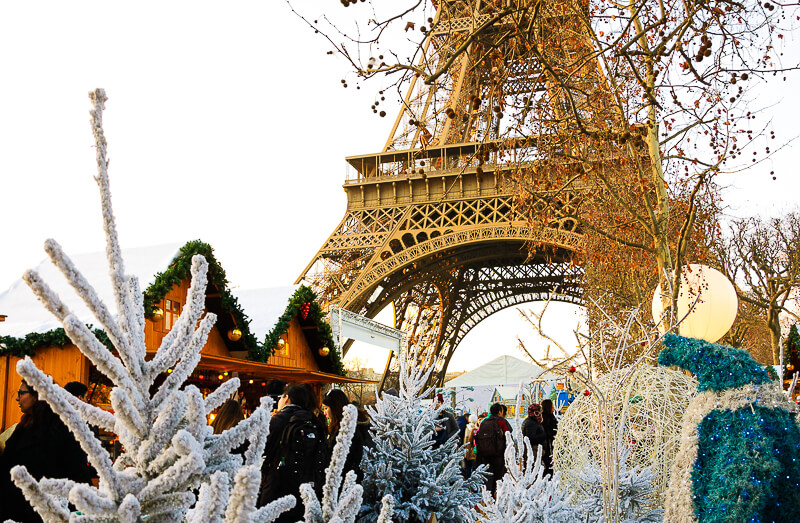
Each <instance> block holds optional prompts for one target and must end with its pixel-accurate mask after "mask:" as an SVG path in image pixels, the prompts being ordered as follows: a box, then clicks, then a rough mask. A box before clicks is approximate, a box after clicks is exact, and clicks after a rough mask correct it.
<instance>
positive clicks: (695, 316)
mask: <svg viewBox="0 0 800 523" xmlns="http://www.w3.org/2000/svg"><path fill="white" fill-rule="evenodd" d="M661 298H662V295H661V284H659V285H658V287H656V291H655V293H654V294H653V308H652V311H653V321H655V322H656V324H657V325H658V328H659V330H660V331H661V332H664V330H665V328H666V327H665V325H664V322H662V316H663V314H664V307H663V306H662V303H661ZM738 310H739V299H738V298H737V297H736V289H735V288H734V286H733V284H732V283H731V282H730V280H728V278H727V277H726V276H725V275H724V274H722V273H721V272H719V271H718V270H716V269H712V268H711V267H707V266H705V265H698V264H689V265H685V266H684V267H683V269H682V270H681V281H680V285H679V287H678V314H677V316H676V318H675V320H676V321H680V324H679V325H678V334H680V335H681V336H685V337H687V338H698V339H703V340H706V341H709V342H712V343H713V342H716V341H717V340H719V339H720V338H722V337H723V336H724V335H725V333H726V332H728V330H729V329H730V328H731V326H732V325H733V321H734V320H735V319H736V313H737V311H738ZM687 313H688V314H687ZM684 317H685V318H684ZM682 318H683V320H682V321H681V319H682Z"/></svg>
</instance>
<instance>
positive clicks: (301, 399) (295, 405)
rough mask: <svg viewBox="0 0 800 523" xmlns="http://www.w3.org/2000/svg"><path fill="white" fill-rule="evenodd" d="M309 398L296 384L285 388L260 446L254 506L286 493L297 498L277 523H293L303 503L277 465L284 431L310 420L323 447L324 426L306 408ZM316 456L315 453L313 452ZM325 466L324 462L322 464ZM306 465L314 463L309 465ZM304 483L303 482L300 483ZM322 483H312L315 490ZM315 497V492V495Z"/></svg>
mask: <svg viewBox="0 0 800 523" xmlns="http://www.w3.org/2000/svg"><path fill="white" fill-rule="evenodd" d="M311 402H312V400H311V398H309V397H308V392H307V391H306V389H305V387H303V386H302V385H298V384H292V385H288V386H287V387H286V390H285V392H284V393H283V394H282V395H281V397H280V398H279V401H278V412H277V414H275V415H273V416H272V418H271V419H270V422H269V434H268V435H267V441H266V444H265V447H264V463H263V464H262V465H261V491H260V493H259V498H258V505H259V506H264V505H267V504H269V503H270V502H272V501H275V500H276V499H279V498H281V497H283V496H286V495H288V494H292V495H294V496H296V497H297V500H298V503H297V505H295V508H293V509H292V510H290V511H288V512H284V513H283V514H282V515H281V516H280V517H279V518H278V519H277V520H276V522H277V523H283V522H295V521H298V520H300V519H302V518H303V512H304V508H303V503H302V502H300V484H301V483H298V484H290V483H288V482H287V481H285V480H284V479H282V474H281V470H279V469H280V467H282V466H283V465H284V463H281V457H282V455H283V454H284V452H283V451H284V450H285V449H283V448H282V446H283V445H287V444H288V443H287V442H286V441H283V438H284V432H285V431H286V428H287V427H289V426H290V425H293V424H300V423H304V422H308V421H310V422H311V424H312V425H316V426H317V429H318V432H319V434H320V437H319V441H320V445H321V446H322V447H323V448H324V445H325V440H324V437H325V427H323V426H321V425H320V424H319V421H318V419H317V417H316V416H314V415H313V414H312V413H311V412H310V411H309V410H308V409H309V406H310V405H311ZM315 455H316V453H315ZM307 458H308V460H312V461H313V460H314V459H315V457H314V456H307ZM326 463H327V461H326ZM326 463H320V464H319V466H318V467H316V469H317V470H316V473H317V474H316V477H315V479H314V480H315V481H318V480H319V478H320V476H321V475H324V467H325V465H326ZM309 465H310V466H315V464H312V463H309ZM303 482H305V481H303ZM321 487H322V484H321V482H320V484H319V485H316V484H315V488H319V489H321ZM318 494H319V493H318Z"/></svg>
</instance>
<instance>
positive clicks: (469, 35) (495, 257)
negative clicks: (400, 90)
mask: <svg viewBox="0 0 800 523" xmlns="http://www.w3.org/2000/svg"><path fill="white" fill-rule="evenodd" d="M517 2H518V3H519V4H523V3H528V4H529V2H523V0H498V1H490V2H486V1H484V0H440V1H439V2H438V5H437V12H436V17H435V19H434V22H433V24H432V26H431V27H432V29H431V30H430V31H429V33H428V37H427V40H426V42H425V43H424V44H423V55H424V56H423V58H422V60H421V62H420V65H423V64H424V65H425V66H427V67H430V70H433V71H435V70H436V68H437V67H440V66H442V65H444V64H447V63H449V66H448V67H447V68H446V72H445V73H444V74H441V75H439V76H438V77H436V78H435V79H433V80H432V81H429V84H428V85H425V84H423V81H421V80H420V79H419V77H415V78H414V79H413V80H412V82H411V84H410V87H409V90H408V94H407V95H406V97H405V100H404V102H403V106H402V109H401V110H400V112H399V114H398V116H397V118H396V120H395V122H394V125H393V127H392V130H391V132H390V135H389V139H388V140H387V142H386V145H385V146H384V148H383V150H382V151H380V152H377V153H372V154H366V155H361V156H351V157H348V158H347V159H346V160H347V163H348V164H349V166H348V174H347V177H346V180H345V182H344V191H345V193H346V195H347V210H346V212H345V215H344V218H342V220H341V222H340V223H339V225H338V226H337V227H336V228H335V229H334V231H333V233H332V234H331V235H330V237H329V238H328V239H327V240H326V241H325V243H324V245H323V246H322V248H320V249H319V251H318V252H317V254H316V255H315V256H314V258H313V259H312V260H311V262H310V263H309V264H308V265H307V266H306V268H305V269H304V270H303V273H302V274H301V276H300V277H299V278H298V282H299V281H301V280H303V279H306V280H307V281H310V282H311V283H312V285H313V286H314V288H315V290H316V291H317V294H318V296H319V297H320V299H321V301H322V302H323V304H325V305H332V304H336V305H338V306H340V307H343V308H346V309H348V310H351V311H353V312H356V313H360V314H364V315H366V316H368V317H375V316H376V315H377V314H378V313H379V312H380V311H381V310H382V309H384V308H385V307H387V306H389V305H392V306H393V310H394V318H395V327H397V328H402V329H404V330H405V331H406V332H407V333H408V334H409V336H410V340H411V342H412V343H417V344H419V345H420V346H422V347H427V348H428V349H429V350H434V351H435V352H436V353H437V354H438V355H439V356H440V358H439V360H438V363H437V367H436V369H435V371H434V372H433V374H432V379H431V381H432V384H435V385H439V386H440V385H441V384H443V381H444V375H445V370H446V369H447V365H448V363H449V362H450V358H451V357H452V356H453V353H454V352H455V351H456V349H457V348H458V345H459V343H460V342H461V341H462V340H463V339H464V337H465V336H466V335H467V333H469V332H470V330H471V329H472V328H474V327H475V326H476V325H477V324H478V323H480V322H481V321H482V320H484V319H485V318H487V317H488V316H490V315H492V314H493V313H495V312H498V311H500V310H502V309H505V308H507V307H512V306H515V305H518V304H521V303H524V302H531V301H540V300H545V299H551V300H554V301H565V302H570V303H576V304H580V303H582V269H581V268H580V267H579V266H578V265H576V264H575V263H573V254H574V253H575V252H578V251H580V249H581V248H582V246H583V243H584V237H583V235H582V234H581V231H580V230H578V228H577V227H576V224H575V223H574V221H572V220H569V219H551V220H550V221H549V222H547V225H546V226H534V225H532V224H531V223H532V222H529V220H528V219H527V217H526V216H525V215H524V214H523V213H522V212H521V211H520V209H519V208H518V207H517V205H516V202H515V190H514V189H515V187H514V179H515V174H517V173H518V172H519V170H520V169H530V168H533V166H534V165H536V162H537V161H539V160H541V153H540V152H539V151H538V150H537V148H536V143H537V140H539V139H541V138H537V137H531V136H522V135H520V133H515V132H514V130H513V126H512V125H511V124H509V123H506V120H504V115H503V113H504V112H510V111H515V110H518V109H519V108H523V109H524V108H525V107H526V106H527V107H529V106H530V103H531V101H533V100H534V99H547V100H548V101H549V103H551V104H553V105H556V106H558V105H560V104H561V103H562V101H560V100H559V99H558V97H559V95H558V94H557V90H556V89H554V88H553V85H552V82H551V81H549V80H548V79H547V77H546V75H545V73H544V71H543V68H542V66H541V65H540V64H539V62H538V61H537V59H536V57H535V56H534V53H533V52H530V51H527V52H526V51H525V50H524V49H521V46H520V45H518V43H515V42H513V41H510V40H509V39H508V37H507V35H508V30H509V29H510V28H512V27H513V26H519V24H520V23H524V22H525V20H524V19H520V18H519V17H516V18H514V17H511V16H510V15H508V14H507V13H509V12H511V11H514V9H513V7H514V4H515V3H517ZM504 13H505V14H504ZM512 18H513V19H512ZM537 23H539V24H541V21H540V22H537ZM545 26H546V24H543V27H542V34H543V38H545V39H546V35H544V33H545V32H546V30H547V28H546V27H545ZM563 52H569V50H568V49H567V50H563ZM586 76H587V80H586V83H587V85H588V86H589V87H587V89H589V88H592V86H596V85H598V84H599V83H600V82H598V80H597V78H596V77H592V76H593V75H591V74H588V75H586ZM515 108H518V109H515ZM520 110H521V109H520ZM565 110H566V109H565ZM511 123H513V121H512V122H511ZM540 171H543V170H541V169H540ZM541 176H547V172H546V170H544V171H543V172H542V173H541ZM578 201H579V197H578V196H577V195H576V196H575V197H574V199H572V200H571V199H570V198H569V196H567V197H566V198H565V201H564V204H563V205H564V206H565V207H568V206H570V205H578ZM531 244H534V245H537V246H546V248H544V249H542V248H537V249H535V250H534V251H531V250H530V249H529V248H528V247H529V246H530V245H531ZM531 252H534V253H535V254H531ZM347 348H349V345H346V346H345V347H344V350H345V351H346V350H347ZM491 349H492V348H491V347H487V350H489V351H491ZM393 365H394V362H393V361H392V358H391V357H390V361H389V363H387V369H386V373H385V374H384V381H383V382H382V383H381V388H388V387H389V386H395V384H393V383H392V382H391V380H392V377H391V372H390V368H393ZM387 379H388V380H389V381H387Z"/></svg>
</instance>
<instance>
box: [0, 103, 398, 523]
mask: <svg viewBox="0 0 800 523" xmlns="http://www.w3.org/2000/svg"><path fill="white" fill-rule="evenodd" d="M90 97H91V98H92V101H93V103H94V106H93V110H92V112H91V116H92V130H93V133H94V136H95V141H96V145H97V164H98V176H97V178H96V180H97V183H98V185H99V187H100V194H101V201H102V211H103V223H104V228H105V232H106V253H107V257H108V261H109V271H110V276H111V280H112V286H113V291H114V298H115V305H116V313H115V314H114V313H112V312H111V310H109V309H108V308H107V306H106V305H105V304H104V303H103V302H101V301H100V299H99V298H98V296H97V293H96V292H95V291H94V289H93V288H92V286H91V284H90V283H89V282H88V281H86V280H85V278H84V277H83V276H82V275H81V274H80V272H79V271H78V270H77V269H76V267H75V266H74V265H73V263H72V262H71V261H70V259H69V258H68V257H67V256H66V255H65V254H64V253H63V251H62V250H61V248H60V247H59V245H58V244H57V243H56V242H55V241H52V240H48V241H47V242H46V245H45V250H46V251H47V253H48V255H49V256H50V258H51V260H52V261H53V263H54V264H55V265H56V266H57V267H58V268H59V269H60V270H61V272H62V273H63V274H64V276H65V277H66V278H67V280H68V281H69V282H70V284H71V285H72V287H73V288H74V289H75V291H76V292H77V293H78V295H79V296H80V297H81V298H82V299H83V300H84V302H85V303H86V304H87V306H88V307H89V309H90V310H91V311H92V313H93V314H94V316H95V317H96V319H97V321H98V322H99V323H100V325H101V326H102V327H103V329H104V330H105V332H106V333H107V335H108V337H109V339H110V340H111V342H112V343H113V345H114V347H115V348H116V353H114V352H111V351H109V350H108V349H107V348H106V346H105V345H103V343H101V342H100V341H99V340H98V339H97V338H96V337H95V336H94V334H93V333H92V332H91V331H90V330H89V328H88V327H87V326H86V325H85V324H84V323H83V322H81V321H80V320H79V319H78V318H77V317H76V316H75V315H73V314H72V313H71V312H70V311H69V310H68V308H67V307H66V306H65V305H64V303H63V302H62V301H61V299H60V298H59V297H58V296H57V295H56V294H55V293H54V292H52V290H51V289H50V288H49V287H48V286H47V284H45V283H44V282H43V281H41V279H40V278H39V276H38V274H36V273H35V272H34V271H28V272H27V273H26V274H25V276H24V280H25V281H26V282H27V283H28V285H29V286H30V287H31V289H32V290H33V292H34V293H35V294H36V296H37V297H39V299H40V300H41V301H42V302H43V303H44V305H45V307H46V308H47V309H48V310H49V311H50V312H52V313H53V314H54V315H55V316H56V317H57V318H58V319H59V320H60V321H61V323H62V325H63V326H64V330H65V331H66V333H67V334H68V335H69V337H70V339H71V340H72V341H73V342H74V343H75V344H76V345H77V346H78V348H79V349H80V350H81V352H83V354H84V355H86V357H87V358H89V359H90V360H91V361H92V363H93V364H94V365H95V366H96V367H97V369H98V370H99V371H100V372H102V373H103V374H105V375H106V376H107V377H108V378H109V379H110V380H111V381H112V383H113V385H114V386H113V390H112V392H111V394H110V398H111V404H112V407H113V409H114V413H113V414H112V413H109V412H106V411H103V410H101V409H99V408H96V407H94V406H91V405H88V404H85V403H83V402H82V401H80V400H78V399H76V398H74V397H73V396H72V395H71V394H70V393H68V392H66V391H65V390H64V389H62V388H61V387H59V386H58V385H56V384H54V383H53V380H52V379H51V378H50V377H49V376H47V375H45V374H44V373H42V372H41V371H40V370H39V369H38V368H36V366H35V365H34V363H33V362H32V360H31V359H30V358H25V359H24V360H22V361H20V362H19V363H18V365H17V372H18V373H19V374H20V376H22V377H23V378H24V379H25V381H26V382H27V383H29V384H30V385H31V386H32V387H33V388H34V389H35V390H36V391H37V392H38V393H39V397H40V398H41V399H43V400H44V401H47V402H48V403H49V404H50V406H51V407H52V409H53V411H55V412H56V413H57V414H58V415H59V416H60V417H61V418H62V419H63V420H64V422H65V424H66V425H67V426H68V427H69V428H70V430H71V431H72V432H73V433H74V434H75V436H76V439H77V440H78V442H79V443H80V445H81V447H82V448H83V450H84V451H85V452H86V454H87V456H88V457H89V461H90V462H91V464H92V465H93V466H94V468H95V470H96V471H97V474H98V476H99V485H98V487H94V486H90V485H86V484H76V483H75V482H73V481H70V480H66V479H58V478H42V479H41V480H38V481H37V480H36V479H35V478H33V477H32V476H31V475H30V474H29V473H28V471H27V470H26V469H25V467H22V466H18V467H14V468H13V469H12V470H11V475H12V478H13V480H14V482H15V483H16V485H17V486H18V487H19V488H20V489H22V491H23V493H24V495H25V497H26V498H27V499H28V501H29V502H30V503H31V505H32V506H33V507H34V509H35V510H36V511H37V512H38V513H39V515H40V516H41V517H42V519H44V520H45V521H48V522H59V521H74V522H83V521H87V522H88V521H104V522H111V521H120V522H131V523H133V522H141V521H144V520H147V521H148V523H150V522H162V521H165V522H167V521H181V520H185V521H189V522H197V523H200V522H203V523H206V522H222V521H226V522H234V521H235V522H248V523H255V522H270V521H274V520H275V519H276V518H277V517H278V516H279V515H280V514H281V513H283V512H285V511H286V510H288V509H290V508H292V507H294V506H295V504H296V503H297V500H296V499H295V498H294V497H293V496H285V497H283V498H281V499H278V500H276V501H274V502H272V503H270V504H269V505H267V506H266V507H261V508H257V507H256V500H257V497H258V492H259V487H260V481H261V471H260V464H261V457H262V454H263V451H264V445H265V442H266V438H267V434H268V432H269V419H270V411H271V409H272V400H271V399H269V398H263V399H262V400H261V405H260V406H259V407H258V408H257V409H256V410H255V411H254V412H253V414H252V415H251V416H250V417H249V418H247V419H245V420H243V421H241V422H239V423H238V424H237V425H236V426H235V427H233V428H231V429H228V430H226V431H224V432H223V433H221V434H219V435H214V434H213V431H212V430H211V428H210V427H209V426H208V425H207V424H206V417H207V415H208V414H209V413H210V412H211V411H212V410H214V409H215V408H217V407H218V406H219V405H220V404H222V402H223V401H224V400H225V399H226V398H227V397H229V396H230V395H231V394H232V393H234V392H235V391H236V389H237V388H238V386H239V379H238V378H233V379H231V380H229V381H227V382H225V383H224V384H222V385H220V387H219V388H218V389H217V390H216V391H214V392H213V393H212V394H210V395H208V397H206V398H205V399H204V398H203V396H202V394H201V392H200V391H199V390H198V389H197V387H195V386H193V385H187V386H184V382H185V381H186V379H187V378H188V377H189V376H190V375H191V373H192V372H193V371H194V369H195V367H196V366H197V364H198V363H199V361H200V350H201V349H202V347H203V346H204V345H205V343H206V340H207V337H208V334H209V332H210V330H211V327H212V326H213V325H214V321H215V319H216V317H215V316H214V314H211V313H207V314H205V315H204V314H203V313H204V311H205V290H206V286H207V275H206V273H207V269H208V265H207V263H206V260H205V259H204V258H203V257H202V256H199V255H197V256H194V257H193V258H192V269H191V275H192V280H191V284H190V288H189V291H188V296H187V300H186V303H187V305H186V307H184V309H183V313H182V314H181V316H180V318H179V319H178V320H177V322H176V323H175V325H174V326H173V328H172V330H171V331H170V332H169V333H168V334H167V335H166V336H165V337H164V339H163V342H162V344H161V346H160V347H159V349H158V351H157V352H156V354H155V356H154V357H153V358H152V359H151V360H149V361H146V360H145V353H146V347H145V340H144V308H143V303H142V300H143V295H142V293H141V291H140V288H139V284H138V281H137V279H136V278H135V277H133V276H129V275H127V274H126V273H125V266H124V260H123V259H122V256H121V251H120V247H119V242H118V239H117V233H116V224H115V221H114V216H113V212H112V208H111V193H110V189H109V181H108V170H107V166H108V160H107V157H106V141H105V137H104V134H103V129H102V111H103V109H104V104H105V101H106V96H105V93H104V91H103V90H101V89H98V90H96V91H94V92H93V93H90ZM198 322H199V323H198ZM168 369H170V370H171V372H169V373H168V374H167V375H166V379H165V380H164V381H163V383H162V384H161V385H160V386H158V387H154V384H155V383H156V380H157V378H158V377H159V376H163V375H164V373H166V372H167V370H168ZM151 388H153V389H154V391H153V392H152V393H151ZM89 425H94V426H96V427H100V428H103V429H105V430H107V431H110V432H113V433H115V434H117V435H118V437H119V440H120V443H121V444H122V447H123V452H122V454H121V455H120V456H119V457H118V458H117V459H116V461H114V462H113V463H112V460H111V457H110V455H109V454H108V452H107V451H106V450H105V449H104V448H103V447H102V446H101V444H100V442H99V440H98V439H97V438H95V436H94V435H93V433H92V431H91V430H90V428H89ZM354 430H355V409H354V408H352V407H350V408H348V409H347V410H346V411H345V419H344V421H343V429H342V430H341V431H340V434H339V437H338V439H337V444H336V446H335V448H334V453H333V455H334V457H333V460H332V462H331V466H330V467H329V468H328V470H327V471H326V486H325V490H324V492H325V496H324V498H323V501H322V503H321V504H320V502H319V501H318V500H317V499H316V496H315V495H314V493H313V490H311V489H310V488H309V487H308V486H304V488H303V492H304V496H303V497H304V500H305V501H306V517H305V519H306V521H307V522H308V523H339V522H353V521H354V520H355V518H356V515H357V513H358V512H359V509H360V505H361V497H362V488H361V486H359V485H356V483H355V476H354V475H352V473H350V474H349V475H348V476H347V477H346V478H345V480H344V485H342V476H341V474H342V467H343V463H344V458H345V456H346V455H347V452H348V451H349V448H350V443H351V441H352V437H353V432H354ZM245 440H247V441H249V446H248V448H247V451H246V452H245V454H244V458H242V457H241V456H238V455H236V454H232V453H231V449H234V448H237V447H239V446H240V445H242V444H243V443H244V442H245ZM340 485H342V487H341V489H340V488H339V486H340ZM195 492H197V496H195ZM392 501H393V500H392V498H391V496H384V497H383V498H382V499H381V506H380V507H379V508H376V511H377V512H379V517H380V520H381V521H383V522H388V521H390V519H391V514H392ZM68 503H72V504H73V505H74V507H75V508H77V511H79V512H72V513H70V512H69V509H68Z"/></svg>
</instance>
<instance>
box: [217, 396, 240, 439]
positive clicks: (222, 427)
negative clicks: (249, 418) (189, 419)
mask: <svg viewBox="0 0 800 523" xmlns="http://www.w3.org/2000/svg"><path fill="white" fill-rule="evenodd" d="M243 419H244V413H243V412H242V406H241V405H239V402H238V401H236V400H228V401H226V402H225V403H223V404H222V407H220V409H219V412H218V413H217V417H215V418H214V421H212V422H211V427H213V429H214V434H222V433H223V432H224V431H226V430H228V429H229V428H231V427H233V426H234V425H236V424H237V423H239V422H240V421H242V420H243Z"/></svg>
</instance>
